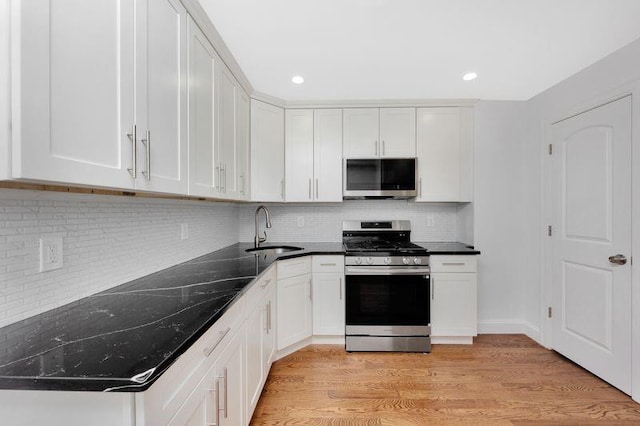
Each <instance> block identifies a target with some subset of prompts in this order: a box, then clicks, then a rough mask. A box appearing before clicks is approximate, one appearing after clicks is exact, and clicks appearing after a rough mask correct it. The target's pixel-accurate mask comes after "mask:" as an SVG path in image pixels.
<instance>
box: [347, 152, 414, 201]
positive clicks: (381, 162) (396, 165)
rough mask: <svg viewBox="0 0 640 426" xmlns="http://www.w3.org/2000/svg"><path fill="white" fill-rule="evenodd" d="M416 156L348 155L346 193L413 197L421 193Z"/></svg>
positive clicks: (353, 195)
mask: <svg viewBox="0 0 640 426" xmlns="http://www.w3.org/2000/svg"><path fill="white" fill-rule="evenodd" d="M416 162H417V161H416V159H415V158H372V159H368V158H367V159H361V158H357V159H356V158H354V159H345V160H344V175H343V176H344V179H343V182H344V183H343V185H344V186H343V190H342V197H343V198H345V199H362V198H399V199H402V198H411V197H415V196H416V195H417V191H416V181H417V171H418V169H417V167H416V166H417V164H416Z"/></svg>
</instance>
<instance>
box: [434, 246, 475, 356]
mask: <svg viewBox="0 0 640 426" xmlns="http://www.w3.org/2000/svg"><path fill="white" fill-rule="evenodd" d="M430 263H431V336H432V338H433V340H434V343H438V342H439V341H440V342H441V343H472V342H473V336H477V334H478V308H477V305H478V302H477V275H476V257H475V256H431V259H430Z"/></svg>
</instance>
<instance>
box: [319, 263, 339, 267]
mask: <svg viewBox="0 0 640 426" xmlns="http://www.w3.org/2000/svg"><path fill="white" fill-rule="evenodd" d="M336 265H337V263H321V264H320V266H336Z"/></svg>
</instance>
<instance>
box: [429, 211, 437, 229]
mask: <svg viewBox="0 0 640 426" xmlns="http://www.w3.org/2000/svg"><path fill="white" fill-rule="evenodd" d="M434 226H436V218H435V217H434V216H433V215H432V214H429V215H427V227H428V228H433V227H434Z"/></svg>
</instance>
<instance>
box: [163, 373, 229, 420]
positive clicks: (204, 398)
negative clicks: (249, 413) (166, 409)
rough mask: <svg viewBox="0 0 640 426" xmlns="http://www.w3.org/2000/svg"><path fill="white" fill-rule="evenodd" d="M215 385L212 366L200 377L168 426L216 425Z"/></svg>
mask: <svg viewBox="0 0 640 426" xmlns="http://www.w3.org/2000/svg"><path fill="white" fill-rule="evenodd" d="M216 391H217V390H216V383H215V370H214V366H212V367H211V368H210V369H209V370H208V371H207V373H205V375H204V376H203V377H202V380H201V381H200V383H199V384H198V386H197V387H196V388H195V389H194V390H193V392H192V393H191V395H189V397H188V398H187V400H186V401H185V402H184V404H183V405H182V406H181V407H180V409H178V411H177V412H176V414H175V415H174V416H173V418H172V419H171V420H170V421H169V423H168V426H209V425H212V424H216V423H214V422H215V419H216V406H215V401H216V395H215V393H216Z"/></svg>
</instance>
